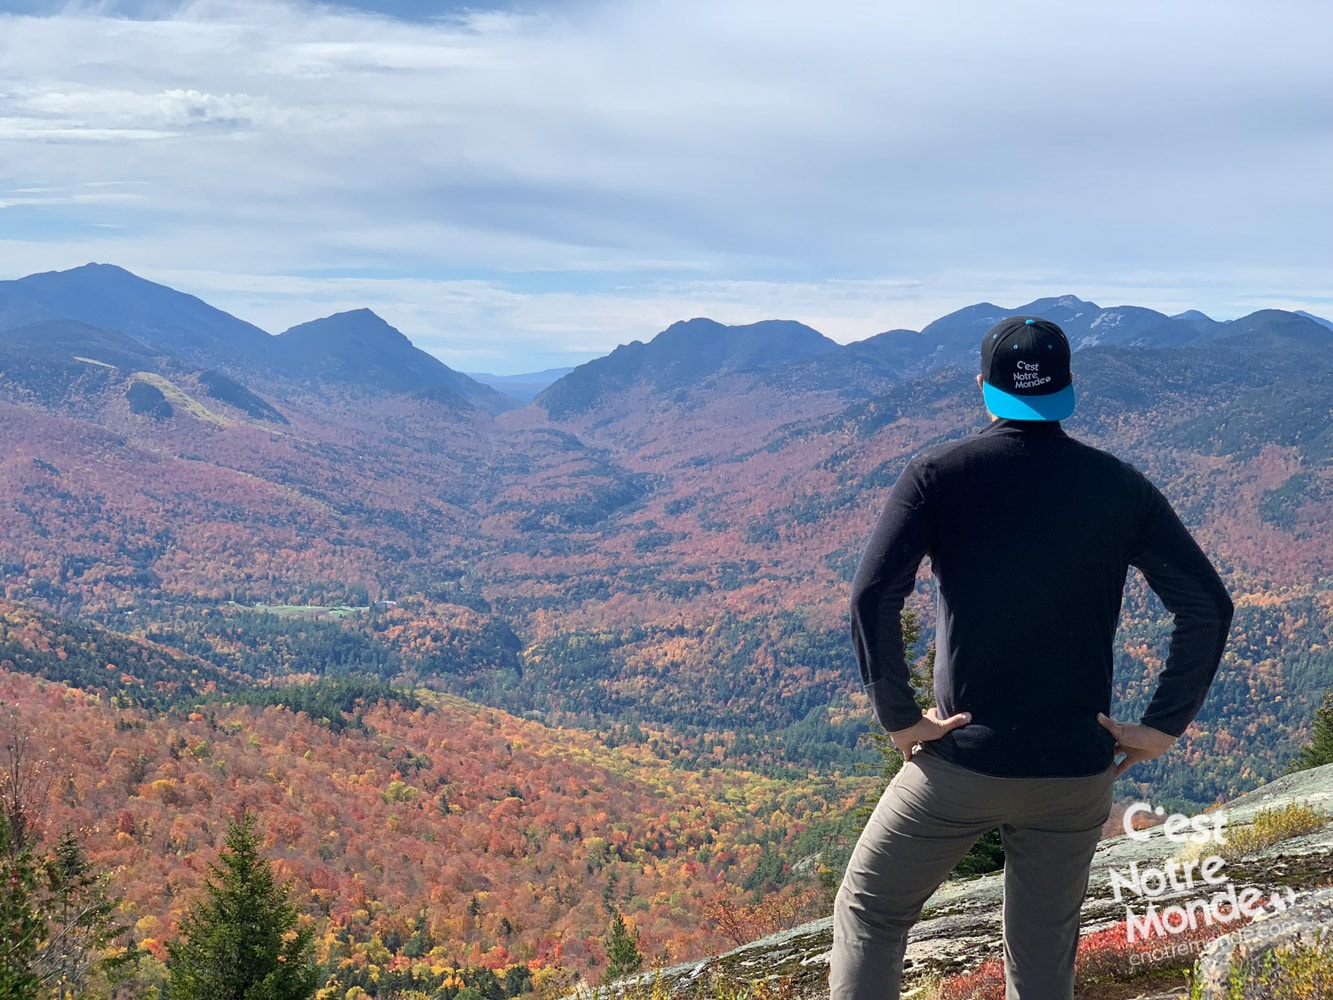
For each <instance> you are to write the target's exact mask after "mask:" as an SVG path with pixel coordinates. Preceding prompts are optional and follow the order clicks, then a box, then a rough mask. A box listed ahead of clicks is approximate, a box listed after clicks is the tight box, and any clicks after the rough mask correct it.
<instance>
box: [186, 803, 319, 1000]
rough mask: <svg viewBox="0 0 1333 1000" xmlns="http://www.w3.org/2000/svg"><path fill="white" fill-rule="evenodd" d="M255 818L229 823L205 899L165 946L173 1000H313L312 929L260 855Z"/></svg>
mask: <svg viewBox="0 0 1333 1000" xmlns="http://www.w3.org/2000/svg"><path fill="white" fill-rule="evenodd" d="M254 825H255V821H254V817H253V816H251V815H248V814H246V815H243V816H242V817H241V819H240V820H239V821H237V822H233V823H231V824H229V826H228V830H227V840H226V845H225V847H224V848H223V850H222V852H221V854H220V855H219V857H218V862H219V863H218V864H216V865H210V866H209V878H208V879H207V880H206V881H205V884H204V893H205V898H204V899H203V900H202V901H201V902H200V903H199V904H198V905H197V906H196V907H195V908H194V909H193V910H192V911H191V912H190V913H189V915H188V916H187V917H186V918H185V920H184V922H183V923H182V925H181V932H180V936H179V938H178V939H177V940H175V941H172V942H170V943H169V944H168V945H167V952H168V958H167V972H168V974H169V976H170V978H169V981H168V984H167V996H168V998H169V1000H308V998H309V997H310V996H312V995H313V994H314V992H315V988H316V986H317V985H318V971H317V969H316V966H315V964H314V960H313V949H312V944H311V942H312V937H313V935H312V932H311V930H310V928H308V927H305V928H302V927H298V926H297V925H298V916H297V912H296V908H295V907H294V906H292V904H291V903H290V902H288V899H287V890H288V886H287V885H278V884H277V883H276V881H275V880H274V876H273V866H272V864H271V863H270V862H269V860H268V859H267V858H266V857H264V856H263V855H262V854H261V853H260V850H259V838H258V836H257V835H256V834H255V828H254Z"/></svg>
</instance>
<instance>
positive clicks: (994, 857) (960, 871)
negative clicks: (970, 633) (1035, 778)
mask: <svg viewBox="0 0 1333 1000" xmlns="http://www.w3.org/2000/svg"><path fill="white" fill-rule="evenodd" d="M902 627H903V650H904V652H905V653H906V655H907V667H908V669H909V670H910V671H911V673H912V688H913V690H914V691H915V693H916V702H917V704H918V705H920V706H921V708H922V710H923V711H924V710H925V709H927V708H929V707H930V706H931V705H933V704H935V644H934V643H933V642H932V643H930V644H929V645H928V646H927V647H926V652H925V654H924V655H923V656H921V657H920V658H916V657H914V655H913V650H914V649H915V648H916V645H917V643H918V642H920V641H921V619H920V618H919V616H918V615H917V613H916V612H915V611H913V610H912V609H911V608H903V611H902ZM863 738H864V739H865V740H866V742H868V743H869V744H870V745H871V746H872V747H874V748H875V750H877V751H878V752H879V755H880V760H879V762H878V766H877V767H876V768H875V770H877V771H878V774H879V778H880V784H879V786H878V789H877V791H876V793H875V795H874V797H873V798H872V799H871V800H870V801H869V802H868V803H866V804H865V805H863V806H861V807H860V808H859V809H858V810H857V811H856V817H857V819H859V820H861V821H862V822H865V821H866V820H868V819H869V818H870V814H871V813H872V812H874V809H875V804H876V803H877V802H878V801H879V799H880V796H881V795H883V794H884V789H886V788H888V787H889V782H890V781H892V780H893V776H894V775H895V774H897V773H898V772H899V771H900V770H902V766H903V755H902V753H901V752H899V750H898V748H897V747H895V746H894V745H893V740H891V739H889V734H888V733H886V732H883V731H882V730H879V729H876V730H875V731H872V732H870V733H867V734H866V735H865V737H863ZM1331 746H1333V744H1331ZM1330 759H1333V758H1330ZM1003 867H1004V845H1003V844H1002V843H1001V841H1000V831H999V830H990V831H987V832H986V833H984V834H982V836H981V838H980V839H979V840H978V841H977V842H976V843H975V844H973V845H972V847H971V849H970V850H969V851H968V852H967V854H966V855H965V856H964V857H963V859H962V860H961V861H959V862H958V864H957V865H956V866H955V867H954V874H955V875H984V874H985V873H986V872H994V871H999V870H1000V869H1001V868H1003ZM834 876H836V873H833V872H830V873H829V874H828V875H824V874H823V873H821V878H822V880H823V884H824V887H825V890H826V891H828V892H836V890H837V885H836V881H835V877H834Z"/></svg>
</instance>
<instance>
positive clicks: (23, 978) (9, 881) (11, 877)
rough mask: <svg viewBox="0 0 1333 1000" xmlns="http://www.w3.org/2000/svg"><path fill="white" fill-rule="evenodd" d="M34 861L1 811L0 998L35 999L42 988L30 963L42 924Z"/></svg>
mask: <svg viewBox="0 0 1333 1000" xmlns="http://www.w3.org/2000/svg"><path fill="white" fill-rule="evenodd" d="M37 889H38V885H37V863H36V861H35V859H34V858H33V855H32V850H31V848H30V847H28V845H26V844H24V843H21V842H20V841H18V840H17V838H15V837H14V836H13V833H12V830H11V827H10V825H9V817H8V816H7V815H6V814H5V812H4V811H3V810H0V997H4V998H5V1000H30V998H36V997H37V995H38V991H39V989H40V987H41V980H40V979H39V977H38V975H37V972H36V970H35V969H34V968H33V964H34V962H35V961H36V958H37V946H38V944H39V943H40V942H41V938H42V931H43V925H42V920H41V917H40V916H39V915H38V912H37V906H36V895H37Z"/></svg>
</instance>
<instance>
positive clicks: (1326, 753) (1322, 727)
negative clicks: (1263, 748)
mask: <svg viewBox="0 0 1333 1000" xmlns="http://www.w3.org/2000/svg"><path fill="white" fill-rule="evenodd" d="M1321 764H1333V691H1329V692H1328V693H1327V694H1325V695H1324V703H1323V705H1321V706H1320V707H1319V708H1317V709H1315V713H1314V733H1313V734H1312V735H1311V737H1310V742H1309V743H1307V744H1305V746H1304V747H1303V748H1302V749H1301V753H1300V756H1299V757H1297V758H1296V759H1295V760H1293V761H1292V762H1291V764H1290V766H1289V767H1288V769H1287V770H1288V771H1289V772H1291V771H1308V770H1309V769H1310V768H1312V767H1319V766H1320V765H1321Z"/></svg>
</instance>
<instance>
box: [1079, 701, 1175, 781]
mask: <svg viewBox="0 0 1333 1000" xmlns="http://www.w3.org/2000/svg"><path fill="white" fill-rule="evenodd" d="M1097 721H1098V722H1100V723H1101V724H1102V728H1103V729H1105V730H1106V731H1107V732H1109V733H1110V734H1111V735H1112V736H1114V737H1115V753H1117V754H1120V753H1123V754H1124V755H1125V758H1124V760H1122V761H1120V763H1118V764H1117V765H1116V768H1115V776H1116V777H1117V778H1118V777H1120V776H1121V775H1122V774H1124V773H1125V772H1126V771H1128V770H1129V769H1130V768H1131V767H1133V766H1134V765H1135V764H1137V763H1139V762H1140V761H1145V760H1152V759H1153V758H1154V757H1160V756H1162V754H1164V753H1166V752H1167V751H1168V750H1170V749H1171V744H1172V743H1174V742H1176V738H1175V737H1174V736H1172V735H1171V734H1170V733H1164V732H1162V731H1161V730H1160V729H1154V728H1153V727H1152V726H1145V725H1144V724H1143V723H1141V722H1116V721H1115V719H1112V718H1111V717H1110V716H1108V715H1103V714H1102V713H1101V712H1098V713H1097Z"/></svg>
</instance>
